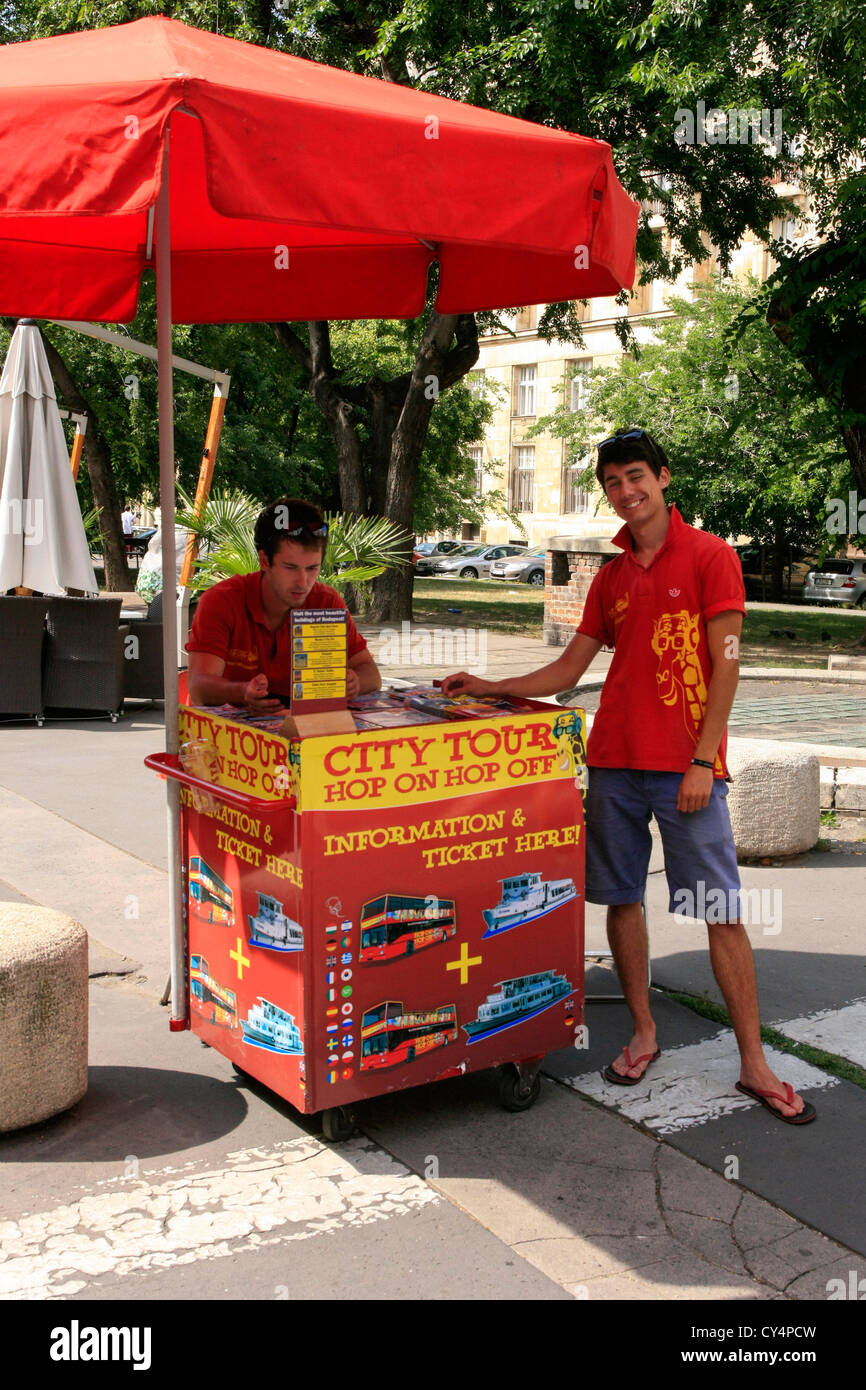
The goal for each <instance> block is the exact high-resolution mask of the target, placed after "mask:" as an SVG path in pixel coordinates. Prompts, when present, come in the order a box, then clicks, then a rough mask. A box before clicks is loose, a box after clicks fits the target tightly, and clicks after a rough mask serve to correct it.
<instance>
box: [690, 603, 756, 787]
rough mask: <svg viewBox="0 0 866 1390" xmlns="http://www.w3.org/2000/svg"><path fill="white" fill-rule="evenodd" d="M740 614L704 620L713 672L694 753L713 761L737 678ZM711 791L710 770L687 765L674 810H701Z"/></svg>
mask: <svg viewBox="0 0 866 1390" xmlns="http://www.w3.org/2000/svg"><path fill="white" fill-rule="evenodd" d="M742 626H743V615H742V613H736V612H733V611H731V612H727V613H717V614H716V616H715V617H714V618H710V620H709V621H708V623H707V643H708V645H709V648H710V660H711V661H712V663H713V671H712V675H711V676H710V682H709V685H708V686H707V705H706V709H705V710H704V718H703V722H702V724H701V731H700V734H699V735H698V741H697V744H696V745H695V752H694V756H695V757H696V758H700V759H701V760H702V761H703V762H706V763H714V762H715V760H716V754H717V753H718V751H719V744H720V743H721V741H722V734H723V733H724V731H725V725H726V724H727V722H728V715H729V714H730V712H731V706H732V704H733V703H734V696H735V694H736V692H737V682H738V680H739V677H740V631H741V629H742ZM712 790H713V771H712V769H711V768H708V767H695V766H694V764H692V765H691V766H690V767H688V768H686V771H685V773H684V774H683V780H682V781H681V782H680V786H679V791H678V792H677V810H678V811H685V812H687V813H690V812H692V811H701V810H703V808H704V807H705V806H707V805H708V804H709V800H710V796H711V795H712Z"/></svg>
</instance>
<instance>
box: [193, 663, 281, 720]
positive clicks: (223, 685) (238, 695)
mask: <svg viewBox="0 0 866 1390" xmlns="http://www.w3.org/2000/svg"><path fill="white" fill-rule="evenodd" d="M225 669H226V664H225V662H224V661H223V659H222V657H221V656H213V655H212V653H211V652H190V654H189V682H188V688H189V698H190V700H191V701H192V703H193V704H194V705H238V706H242V705H247V706H248V707H249V708H250V709H252V710H254V711H255V712H256V713H258V714H272V713H274V712H275V711H276V710H279V709H282V708H283V706H282V704H281V703H280V701H279V700H275V699H273V698H272V697H271V698H269V697H268V680H267V676H265V675H264V674H263V673H261V672H260V673H259V674H258V675H257V676H253V678H252V680H250V681H230V680H226V678H225V677H224V675H223V671H224V670H225Z"/></svg>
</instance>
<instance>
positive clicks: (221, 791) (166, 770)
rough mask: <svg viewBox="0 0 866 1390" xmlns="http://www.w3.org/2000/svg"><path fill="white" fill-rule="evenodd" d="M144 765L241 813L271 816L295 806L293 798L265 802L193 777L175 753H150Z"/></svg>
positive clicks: (295, 798) (295, 799) (256, 797)
mask: <svg viewBox="0 0 866 1390" xmlns="http://www.w3.org/2000/svg"><path fill="white" fill-rule="evenodd" d="M144 765H145V767H149V768H151V770H152V771H153V772H158V773H159V775H160V776H161V777H171V778H172V779H173V780H174V781H175V782H182V783H183V785H184V786H185V787H195V788H196V790H197V791H201V792H210V794H211V795H212V796H216V797H218V798H219V799H220V801H227V802H228V803H229V805H230V806H237V807H239V809H240V810H241V811H256V812H258V814H259V815H268V814H270V815H273V814H274V812H275V811H293V810H294V809H295V807H296V806H297V797H294V796H287V797H286V798H285V800H284V801H265V800H264V799H263V798H261V797H258V796H247V795H246V793H245V792H235V791H229V790H228V788H227V787H221V786H219V785H218V784H217V783H216V782H206V781H205V780H204V778H203V777H193V775H192V773H190V772H187V771H186V769H185V768H184V767H182V766H181V761H180V758H179V757H178V756H177V754H176V753H151V754H150V756H149V757H147V758H145V760H144Z"/></svg>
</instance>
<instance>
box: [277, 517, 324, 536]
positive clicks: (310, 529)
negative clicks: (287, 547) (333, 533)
mask: <svg viewBox="0 0 866 1390" xmlns="http://www.w3.org/2000/svg"><path fill="white" fill-rule="evenodd" d="M277 529H278V530H279V531H281V532H282V534H283V535H284V536H289V537H290V538H292V537H294V536H302V535H303V534H304V532H305V531H306V532H307V534H308V535H310V536H322V537H324V536H327V534H328V523H327V521H323V522H322V524H321V526H309V525H301V526H292V527H284V526H280V527H278V528H277Z"/></svg>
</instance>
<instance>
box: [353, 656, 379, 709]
mask: <svg viewBox="0 0 866 1390" xmlns="http://www.w3.org/2000/svg"><path fill="white" fill-rule="evenodd" d="M347 665H348V669H347V671H346V695H347V697H348V698H349V699H350V700H353V699H354V698H355V696H356V695H366V694H368V692H369V691H371V690H381V689H382V674H381V672H380V670H379V667H378V666H377V665H376V663H375V661H374V660H373V657H372V656H371V654H370V652H369V651H368V650H367V649H366V648H365V649H364V650H363V651H360V652H356V653H355V655H354V656H351V657H349V661H348V664H347Z"/></svg>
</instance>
